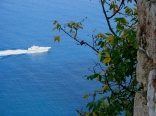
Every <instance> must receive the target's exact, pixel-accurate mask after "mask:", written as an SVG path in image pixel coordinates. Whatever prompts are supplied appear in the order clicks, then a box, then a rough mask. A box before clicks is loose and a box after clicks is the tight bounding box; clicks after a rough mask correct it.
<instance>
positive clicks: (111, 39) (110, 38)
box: [106, 36, 114, 41]
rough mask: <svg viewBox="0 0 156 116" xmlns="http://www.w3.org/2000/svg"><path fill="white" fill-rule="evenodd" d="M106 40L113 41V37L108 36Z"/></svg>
mask: <svg viewBox="0 0 156 116" xmlns="http://www.w3.org/2000/svg"><path fill="white" fill-rule="evenodd" d="M106 40H107V41H113V40H114V36H109V37H108V38H107V39H106Z"/></svg>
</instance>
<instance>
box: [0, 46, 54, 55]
mask: <svg viewBox="0 0 156 116" xmlns="http://www.w3.org/2000/svg"><path fill="white" fill-rule="evenodd" d="M50 48H51V47H39V46H35V47H34V46H32V47H30V48H28V50H22V49H16V50H4V51H0V56H9V55H19V54H34V53H43V52H48V51H49V49H50Z"/></svg>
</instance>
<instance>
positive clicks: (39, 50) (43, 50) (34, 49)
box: [28, 45, 51, 52]
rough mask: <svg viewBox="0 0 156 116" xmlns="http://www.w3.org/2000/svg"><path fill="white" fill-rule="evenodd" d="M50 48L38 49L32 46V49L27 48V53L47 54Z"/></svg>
mask: <svg viewBox="0 0 156 116" xmlns="http://www.w3.org/2000/svg"><path fill="white" fill-rule="evenodd" d="M50 48H51V47H39V46H35V45H33V46H32V47H30V48H28V52H47V51H48V50H49V49H50Z"/></svg>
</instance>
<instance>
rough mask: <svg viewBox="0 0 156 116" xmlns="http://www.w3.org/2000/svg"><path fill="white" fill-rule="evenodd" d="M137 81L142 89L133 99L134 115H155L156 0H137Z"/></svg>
mask: <svg viewBox="0 0 156 116" xmlns="http://www.w3.org/2000/svg"><path fill="white" fill-rule="evenodd" d="M137 7H138V29H137V40H138V42H139V45H140V48H139V50H138V54H137V59H138V65H137V69H136V73H137V81H138V82H139V84H140V85H141V86H142V87H143V90H142V91H140V92H137V93H136V95H135V100H134V116H156V103H155V102H156V0H138V3H137Z"/></svg>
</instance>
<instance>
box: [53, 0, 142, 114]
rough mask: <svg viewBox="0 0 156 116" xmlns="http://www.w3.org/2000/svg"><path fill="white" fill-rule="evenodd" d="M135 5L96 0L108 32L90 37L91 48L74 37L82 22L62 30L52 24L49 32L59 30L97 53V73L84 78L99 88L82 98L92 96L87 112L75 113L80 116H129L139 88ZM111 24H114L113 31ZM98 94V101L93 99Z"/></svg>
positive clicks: (129, 0) (128, 0) (127, 1)
mask: <svg viewBox="0 0 156 116" xmlns="http://www.w3.org/2000/svg"><path fill="white" fill-rule="evenodd" d="M136 2H137V1H135V0H134V1H132V0H100V4H101V6H102V10H103V14H104V16H105V18H106V21H107V24H108V27H109V30H110V32H106V33H103V32H99V33H97V34H96V35H92V40H93V45H90V44H88V43H87V42H85V41H84V40H79V39H78V38H77V33H78V30H79V29H83V26H82V23H83V22H84V20H85V19H84V20H82V21H80V22H74V21H70V22H69V23H67V24H65V25H64V26H63V27H62V26H61V25H60V24H59V23H58V22H57V21H54V26H55V27H54V28H53V30H56V29H57V30H59V31H63V32H64V33H66V34H67V35H68V36H70V37H71V38H73V39H74V40H75V41H77V42H78V43H79V44H80V45H86V46H88V47H90V48H91V49H93V50H94V51H95V52H96V53H97V54H98V56H99V60H100V62H101V63H97V64H96V67H98V68H100V71H96V70H95V68H93V72H94V74H93V75H91V76H86V78H87V79H88V80H93V79H96V80H97V81H99V82H100V83H102V84H103V86H102V87H101V89H100V90H98V91H95V92H94V93H93V94H86V95H84V97H83V98H84V99H87V98H88V97H93V100H92V101H91V102H89V103H88V104H87V108H88V110H89V111H88V112H82V111H78V113H79V115H81V116H117V115H121V114H122V115H125V116H132V115H133V100H134V95H135V92H136V91H138V90H139V89H140V87H139V86H138V85H137V82H136V72H135V71H136V63H137V59H136V56H137V49H138V44H137V41H136V25H137V9H136V8H135V5H133V6H132V4H134V3H136ZM131 6H132V7H131ZM108 14H111V15H108ZM111 23H113V24H114V23H115V24H116V26H115V27H114V28H115V29H113V27H112V25H111ZM54 41H60V36H56V37H55V38H54ZM98 95H100V98H99V97H98V99H96V98H97V96H98ZM101 96H102V97H101Z"/></svg>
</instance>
